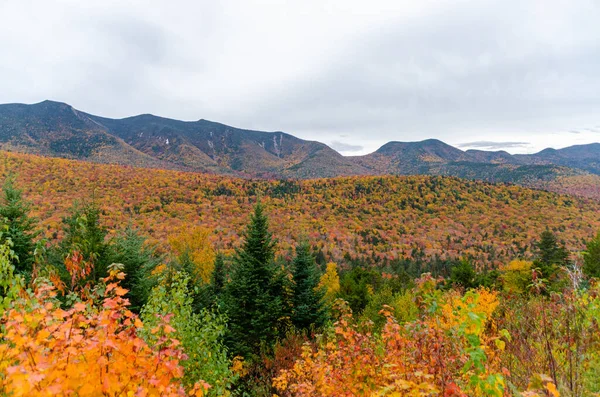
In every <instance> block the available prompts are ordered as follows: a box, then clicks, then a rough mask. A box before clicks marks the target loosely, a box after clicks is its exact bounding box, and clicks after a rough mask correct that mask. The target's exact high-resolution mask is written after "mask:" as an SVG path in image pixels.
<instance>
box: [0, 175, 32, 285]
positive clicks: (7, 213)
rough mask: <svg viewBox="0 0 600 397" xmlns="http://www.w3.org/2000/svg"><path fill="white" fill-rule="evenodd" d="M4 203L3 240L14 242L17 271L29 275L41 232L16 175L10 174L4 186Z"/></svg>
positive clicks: (0, 214) (1, 217) (1, 212)
mask: <svg viewBox="0 0 600 397" xmlns="http://www.w3.org/2000/svg"><path fill="white" fill-rule="evenodd" d="M2 192H3V196H4V197H3V203H2V205H1V206H0V224H1V225H2V227H3V229H4V230H2V237H1V242H0V243H2V244H4V243H5V242H6V241H7V240H10V241H11V242H12V246H11V249H12V251H13V252H14V254H15V258H14V259H13V262H14V266H15V270H16V272H17V273H20V274H24V275H29V274H30V273H31V271H32V269H33V263H34V250H35V244H34V242H33V240H34V238H35V237H36V236H37V235H38V233H39V232H37V231H36V230H35V225H36V222H35V220H34V219H32V218H30V217H29V215H28V214H29V207H30V205H29V203H27V202H26V201H25V200H23V197H22V192H21V190H19V189H17V188H16V187H15V180H14V176H12V175H9V176H8V177H7V178H6V180H5V181H4V186H3V188H2Z"/></svg>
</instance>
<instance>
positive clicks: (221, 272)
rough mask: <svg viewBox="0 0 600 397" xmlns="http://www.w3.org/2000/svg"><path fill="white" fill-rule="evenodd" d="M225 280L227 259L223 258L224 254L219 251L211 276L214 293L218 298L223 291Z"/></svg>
mask: <svg viewBox="0 0 600 397" xmlns="http://www.w3.org/2000/svg"><path fill="white" fill-rule="evenodd" d="M225 281H226V280H225V259H224V258H223V254H221V253H220V252H218V253H217V256H216V257H215V267H214V269H213V273H212V275H211V278H210V285H211V289H212V294H213V296H214V297H215V298H216V299H218V297H219V296H220V295H221V293H222V292H223V289H224V288H225Z"/></svg>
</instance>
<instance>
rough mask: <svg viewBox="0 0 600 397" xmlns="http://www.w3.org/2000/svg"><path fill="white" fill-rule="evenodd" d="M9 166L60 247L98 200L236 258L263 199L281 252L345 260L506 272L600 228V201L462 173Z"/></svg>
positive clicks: (156, 234) (575, 244)
mask: <svg viewBox="0 0 600 397" xmlns="http://www.w3.org/2000/svg"><path fill="white" fill-rule="evenodd" d="M7 168H8V169H10V170H11V171H13V172H14V173H16V175H17V176H18V183H19V184H20V185H21V186H22V187H23V188H24V191H25V196H26V197H27V198H28V199H29V200H31V201H32V202H33V208H34V214H33V215H35V216H36V217H38V218H39V219H40V220H41V224H42V226H43V229H44V230H45V232H46V235H45V237H47V238H49V239H55V238H60V234H58V235H55V234H54V231H56V230H60V226H59V224H60V220H61V218H62V216H64V215H65V214H66V213H67V211H68V209H69V207H70V206H71V205H72V203H73V202H74V201H80V202H81V201H85V200H90V199H91V197H94V199H95V200H96V202H97V203H98V204H99V206H100V207H101V209H102V214H103V215H102V219H103V222H104V223H106V224H107V225H108V227H109V229H110V230H111V231H112V233H114V232H115V231H116V229H117V228H118V227H121V226H122V225H124V224H127V223H128V222H132V223H133V224H134V225H137V226H139V227H140V228H141V230H142V231H144V232H145V233H148V234H150V235H151V236H152V237H153V238H154V240H155V241H156V242H158V243H160V244H163V245H164V244H165V243H166V241H167V237H168V236H169V235H171V234H173V233H176V232H177V231H178V230H179V229H180V228H181V227H182V226H184V225H187V226H188V227H189V225H194V224H196V225H202V226H204V227H206V228H208V229H209V230H210V231H211V233H212V236H213V241H214V244H215V245H216V247H217V248H219V249H222V250H224V251H226V252H231V250H232V249H233V248H235V247H236V245H237V244H238V243H239V241H240V240H239V236H240V233H241V232H242V231H243V229H244V227H245V225H246V223H247V219H248V214H249V213H250V211H251V208H252V205H253V203H254V202H256V199H257V196H258V195H260V196H261V197H262V198H261V200H262V201H263V202H264V203H265V205H266V207H267V211H268V213H269V216H270V218H271V226H272V229H273V232H274V233H275V235H277V236H278V238H280V242H279V244H278V252H279V253H280V254H284V255H285V254H286V253H287V252H288V250H289V249H291V248H292V247H293V245H294V244H295V242H296V241H298V240H299V239H301V238H304V237H307V238H308V239H309V240H310V242H311V243H312V244H314V245H315V246H317V247H319V248H320V249H321V250H322V251H323V253H324V254H325V255H326V257H327V258H328V259H331V260H335V261H337V262H339V263H340V264H348V263H349V262H348V261H349V260H350V259H352V258H354V259H360V260H368V261H369V262H370V263H377V264H379V265H381V266H383V265H385V264H389V263H391V262H394V261H395V262H398V261H402V260H403V259H407V258H413V259H418V258H429V259H432V258H438V259H439V260H445V259H451V258H458V257H461V256H470V257H473V258H474V259H475V260H476V261H477V263H478V264H479V265H480V266H487V265H498V264H499V263H504V262H505V261H506V260H510V259H513V258H515V257H518V256H521V255H524V254H525V252H526V249H527V248H528V247H529V246H530V245H531V244H532V242H533V241H534V239H536V238H537V237H538V236H539V234H540V233H541V232H542V231H543V230H545V228H546V227H549V228H551V229H552V230H554V231H556V232H557V234H558V235H559V236H560V238H561V239H563V240H564V241H565V242H566V243H567V246H568V247H569V248H570V249H573V250H581V249H582V247H583V241H584V240H587V239H589V238H590V237H592V236H593V235H594V234H595V233H596V232H597V230H598V229H600V219H599V218H598V213H599V212H600V203H598V202H597V201H595V200H586V199H578V198H574V197H570V196H561V195H558V194H554V193H548V192H543V191H537V190H531V189H526V188H522V187H518V186H512V185H510V186H508V185H502V184H500V185H493V184H489V183H486V182H477V181H467V180H463V179H458V178H454V177H439V176H434V177H431V176H382V177H373V176H366V177H364V176H363V177H344V178H330V179H318V180H287V181H285V180H281V181H267V180H248V179H240V178H231V177H225V176H217V175H208V174H201V173H193V172H179V171H169V170H146V169H139V168H132V167H123V166H117V165H105V164H94V163H90V162H82V161H73V160H65V159H55V158H47V157H40V156H35V155H27V154H17V153H6V152H0V172H2V173H6V171H7Z"/></svg>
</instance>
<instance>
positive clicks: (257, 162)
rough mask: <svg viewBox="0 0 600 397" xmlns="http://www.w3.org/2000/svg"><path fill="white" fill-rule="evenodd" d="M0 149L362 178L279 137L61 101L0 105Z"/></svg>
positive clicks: (329, 152)
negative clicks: (113, 114) (103, 113)
mask: <svg viewBox="0 0 600 397" xmlns="http://www.w3.org/2000/svg"><path fill="white" fill-rule="evenodd" d="M0 148H2V149H7V150H14V151H19V152H28V153H35V154H42V155H46V156H55V157H67V158H74V159H80V160H90V161H96V162H103V163H120V164H129V165H132V166H138V167H153V168H167V169H179V170H187V171H202V172H212V173H218V174H237V175H246V176H258V177H284V176H288V177H299V178H314V177H327V176H335V175H339V174H351V175H359V174H366V173H367V170H365V169H363V168H361V167H360V166H359V165H357V164H355V163H353V162H352V161H351V160H348V159H346V158H345V157H344V156H342V155H341V154H339V153H338V152H336V151H335V150H333V149H331V148H329V147H328V146H326V145H324V144H322V143H319V142H314V141H305V140H302V139H299V138H296V137H294V136H292V135H289V134H286V133H283V132H274V133H269V132H262V131H251V130H243V129H239V128H234V127H230V126H226V125H224V124H220V123H215V122H211V121H207V120H198V121H194V122H187V121H179V120H172V119H167V118H162V117H157V116H153V115H150V114H144V115H140V116H134V117H128V118H125V119H119V120H116V119H109V118H105V117H99V116H94V115H91V114H87V113H84V112H81V111H79V110H76V109H74V108H73V107H71V106H69V105H67V104H64V103H59V102H52V101H44V102H41V103H38V104H34V105H22V104H9V105H0Z"/></svg>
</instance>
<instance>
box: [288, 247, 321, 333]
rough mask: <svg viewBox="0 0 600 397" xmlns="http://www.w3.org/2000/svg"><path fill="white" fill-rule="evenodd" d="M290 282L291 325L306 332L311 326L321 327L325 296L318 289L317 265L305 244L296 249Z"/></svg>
mask: <svg viewBox="0 0 600 397" xmlns="http://www.w3.org/2000/svg"><path fill="white" fill-rule="evenodd" d="M292 281H293V286H292V291H293V298H292V303H293V309H292V324H293V325H294V326H295V327H296V328H297V329H300V330H308V329H310V327H311V326H313V327H317V328H319V327H321V326H322V325H323V324H324V323H325V321H326V319H327V317H326V313H325V310H324V308H323V296H324V295H325V294H324V291H323V290H322V289H321V288H319V287H318V285H319V273H318V270H317V264H316V262H315V258H314V257H313V255H312V254H311V252H310V245H309V244H308V243H306V242H303V243H300V244H299V245H298V246H297V247H296V257H295V258H294V264H293V273H292Z"/></svg>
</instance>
